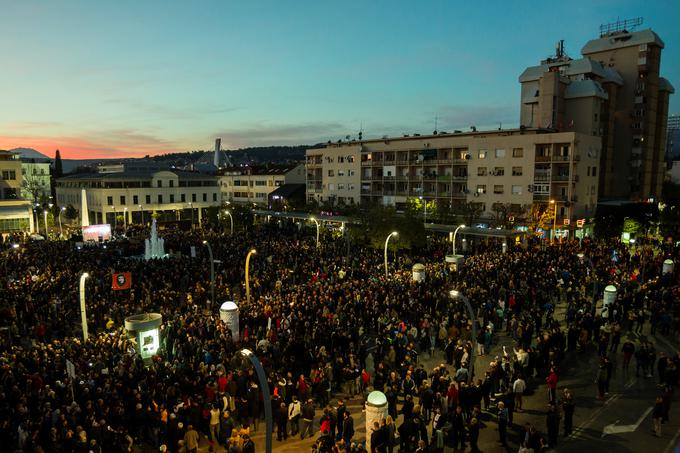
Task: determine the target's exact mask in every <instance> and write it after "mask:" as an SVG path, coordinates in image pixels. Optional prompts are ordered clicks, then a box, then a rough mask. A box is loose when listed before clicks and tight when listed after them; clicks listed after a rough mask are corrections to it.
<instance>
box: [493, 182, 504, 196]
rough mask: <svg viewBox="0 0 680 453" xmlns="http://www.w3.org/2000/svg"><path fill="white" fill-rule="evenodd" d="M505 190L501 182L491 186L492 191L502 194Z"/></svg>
mask: <svg viewBox="0 0 680 453" xmlns="http://www.w3.org/2000/svg"><path fill="white" fill-rule="evenodd" d="M503 192H505V187H504V186H503V185H502V184H496V185H494V186H493V193H495V194H502V193H503Z"/></svg>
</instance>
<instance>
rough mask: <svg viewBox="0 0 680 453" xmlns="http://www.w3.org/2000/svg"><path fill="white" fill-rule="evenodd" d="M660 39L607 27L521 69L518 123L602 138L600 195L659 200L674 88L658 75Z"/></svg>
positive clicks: (654, 36) (636, 199)
mask: <svg viewBox="0 0 680 453" xmlns="http://www.w3.org/2000/svg"><path fill="white" fill-rule="evenodd" d="M663 48H664V43H663V41H662V40H661V39H660V38H659V36H658V35H656V33H654V32H653V31H651V30H640V31H632V32H629V31H626V30H614V31H608V32H606V33H603V34H602V35H601V36H600V37H599V38H598V39H593V40H591V41H589V42H588V43H586V45H585V46H584V47H583V48H582V49H581V54H582V55H583V57H582V58H578V59H572V58H570V57H568V56H566V55H565V54H564V51H563V49H562V46H561V44H560V45H558V47H557V51H556V53H555V56H554V57H551V58H548V59H546V60H543V61H542V62H541V64H540V65H539V66H533V67H529V68H527V69H526V70H525V71H524V72H523V73H522V75H521V76H520V78H519V81H520V83H521V85H522V90H521V108H520V124H521V125H522V126H525V127H528V128H532V127H540V128H550V129H553V130H555V131H558V132H563V131H574V132H580V133H583V134H587V135H594V136H599V137H601V140H602V153H601V156H600V169H601V171H600V173H599V177H598V179H599V196H600V199H602V200H609V199H618V200H632V201H639V200H646V199H647V198H649V197H653V196H659V195H661V185H662V183H663V178H664V174H665V164H664V155H665V152H666V117H667V115H668V99H669V96H670V94H672V93H673V92H674V89H673V86H672V85H671V84H670V83H669V82H668V81H667V80H666V79H664V78H663V77H661V76H660V63H661V50H662V49H663Z"/></svg>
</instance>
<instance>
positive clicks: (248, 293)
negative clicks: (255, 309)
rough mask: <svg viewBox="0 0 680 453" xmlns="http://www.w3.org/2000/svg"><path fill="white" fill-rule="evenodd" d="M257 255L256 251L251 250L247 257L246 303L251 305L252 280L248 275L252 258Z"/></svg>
mask: <svg viewBox="0 0 680 453" xmlns="http://www.w3.org/2000/svg"><path fill="white" fill-rule="evenodd" d="M255 253H257V251H256V250H255V249H251V250H250V251H249V252H248V255H247V256H246V301H247V302H248V303H250V278H249V275H248V270H249V268H250V257H251V255H254V254H255Z"/></svg>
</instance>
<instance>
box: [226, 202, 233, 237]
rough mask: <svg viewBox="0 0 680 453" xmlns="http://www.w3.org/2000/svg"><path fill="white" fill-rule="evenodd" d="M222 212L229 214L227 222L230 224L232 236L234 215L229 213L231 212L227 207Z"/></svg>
mask: <svg viewBox="0 0 680 453" xmlns="http://www.w3.org/2000/svg"><path fill="white" fill-rule="evenodd" d="M224 213H225V214H226V215H228V216H229V223H230V224H231V235H232V236H233V234H234V217H233V216H232V215H231V212H230V211H229V210H228V209H227V210H225V211H224Z"/></svg>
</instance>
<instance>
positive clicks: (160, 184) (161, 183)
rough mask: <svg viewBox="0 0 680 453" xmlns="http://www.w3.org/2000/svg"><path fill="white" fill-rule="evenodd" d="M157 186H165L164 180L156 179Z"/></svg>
mask: <svg viewBox="0 0 680 453" xmlns="http://www.w3.org/2000/svg"><path fill="white" fill-rule="evenodd" d="M156 187H163V180H162V179H159V180H158V181H156Z"/></svg>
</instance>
